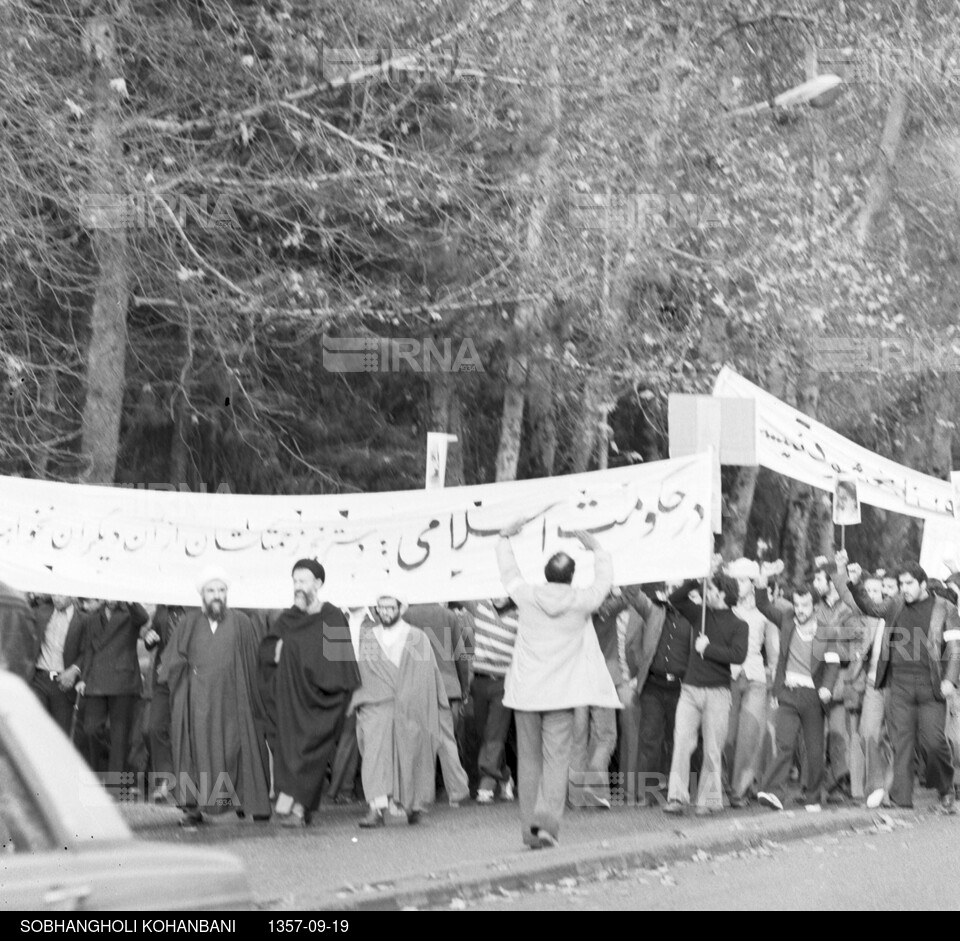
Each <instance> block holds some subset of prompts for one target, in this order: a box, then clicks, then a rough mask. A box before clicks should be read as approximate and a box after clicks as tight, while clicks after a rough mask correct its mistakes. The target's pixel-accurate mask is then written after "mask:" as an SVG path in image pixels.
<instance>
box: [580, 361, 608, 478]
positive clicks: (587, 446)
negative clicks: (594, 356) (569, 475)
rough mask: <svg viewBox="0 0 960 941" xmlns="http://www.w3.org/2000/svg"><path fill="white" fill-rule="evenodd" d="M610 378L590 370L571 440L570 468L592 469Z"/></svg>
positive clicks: (584, 385) (582, 470)
mask: <svg viewBox="0 0 960 941" xmlns="http://www.w3.org/2000/svg"><path fill="white" fill-rule="evenodd" d="M608 383H609V378H608V377H607V376H605V375H603V374H602V373H597V372H589V373H587V378H586V380H585V381H584V384H583V398H582V399H581V405H580V412H579V414H578V415H577V423H576V430H575V431H574V434H573V440H572V441H571V442H570V447H571V454H570V470H571V471H572V472H573V473H574V474H582V473H583V472H584V471H586V470H589V469H590V461H591V459H592V458H593V456H594V453H595V451H596V446H597V436H598V435H597V433H598V431H599V425H600V418H599V416H600V414H601V404H602V402H603V398H604V392H605V391H606V388H607V385H608Z"/></svg>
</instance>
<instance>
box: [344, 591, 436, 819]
mask: <svg viewBox="0 0 960 941" xmlns="http://www.w3.org/2000/svg"><path fill="white" fill-rule="evenodd" d="M404 610H405V606H404V605H403V604H402V603H401V601H400V599H399V597H398V596H397V595H396V593H391V592H388V593H383V594H381V596H380V597H379V598H378V600H377V616H378V617H379V618H380V624H379V625H377V626H376V627H362V628H361V630H360V657H359V663H360V678H361V681H362V683H361V686H360V689H358V690H357V692H356V693H355V694H354V696H353V702H352V703H351V709H356V710H357V740H358V742H359V744H360V754H361V756H362V763H361V765H360V774H361V778H362V781H363V793H364V795H365V796H366V798H367V800H368V802H369V804H370V812H369V813H368V814H367V816H366V817H364V818H363V820H361V821H360V826H361V827H364V828H371V827H382V826H383V825H384V824H385V822H386V821H385V819H384V815H383V812H384V810H386V809H387V807H388V806H389V805H390V800H391V799H392V800H393V802H394V803H395V804H397V805H398V806H400V807H402V808H403V809H404V810H405V811H406V812H407V822H408V823H411V824H415V823H419V822H420V816H421V814H422V812H423V810H424V809H425V808H426V806H427V805H428V804H432V803H433V799H434V796H435V791H436V766H437V752H438V750H439V748H440V743H441V740H442V738H441V737H442V732H441V728H440V710H441V709H448V708H449V701H448V699H447V694H446V691H445V689H444V684H443V676H442V675H441V673H440V667H439V666H438V665H437V659H436V656H435V654H434V652H433V646H432V645H431V643H430V638H429V637H427V635H426V634H425V633H424V632H423V631H422V630H420V629H419V628H417V627H413V626H412V625H411V624H408V623H407V622H406V621H404V620H403V619H402V614H403V611H404Z"/></svg>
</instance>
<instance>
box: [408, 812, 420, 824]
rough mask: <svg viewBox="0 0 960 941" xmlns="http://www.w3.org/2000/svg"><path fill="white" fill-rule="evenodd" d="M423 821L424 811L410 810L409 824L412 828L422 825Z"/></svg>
mask: <svg viewBox="0 0 960 941" xmlns="http://www.w3.org/2000/svg"><path fill="white" fill-rule="evenodd" d="M422 819H423V811H422V810H408V811H407V823H408V824H409V825H410V826H411V827H412V826H415V825H416V824H418V823H420V821H421V820H422Z"/></svg>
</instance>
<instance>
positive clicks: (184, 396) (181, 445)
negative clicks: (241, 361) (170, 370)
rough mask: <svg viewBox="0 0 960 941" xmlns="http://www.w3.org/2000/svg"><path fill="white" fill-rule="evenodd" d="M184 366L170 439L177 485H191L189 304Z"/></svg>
mask: <svg viewBox="0 0 960 941" xmlns="http://www.w3.org/2000/svg"><path fill="white" fill-rule="evenodd" d="M183 316H184V324H183V338H184V350H183V366H182V368H181V369H180V383H179V385H178V387H177V388H176V389H174V391H173V399H172V402H171V411H172V412H173V433H172V435H171V439H170V470H169V478H170V483H171V484H173V485H174V486H175V487H178V488H179V487H181V486H183V487H189V486H191V484H190V481H188V480H187V457H188V456H189V446H188V444H187V441H188V440H189V435H190V417H189V415H188V414H187V411H188V409H187V404H188V399H189V396H190V391H189V390H190V374H191V372H192V371H193V314H192V313H191V310H190V308H189V306H187V307H185V308H184V311H183Z"/></svg>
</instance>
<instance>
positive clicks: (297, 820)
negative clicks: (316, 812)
mask: <svg viewBox="0 0 960 941" xmlns="http://www.w3.org/2000/svg"><path fill="white" fill-rule="evenodd" d="M306 825H307V818H306V817H304V816H303V814H294V813H289V814H287V815H286V816H285V817H282V818H281V820H280V826H281V827H291V828H293V829H297V830H302V829H303V828H304V827H306Z"/></svg>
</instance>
